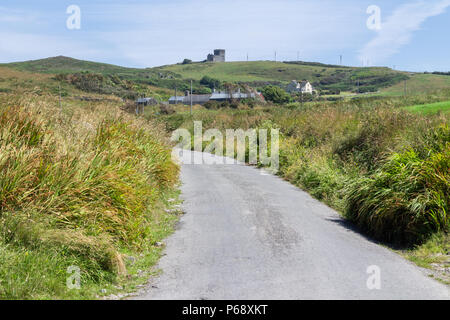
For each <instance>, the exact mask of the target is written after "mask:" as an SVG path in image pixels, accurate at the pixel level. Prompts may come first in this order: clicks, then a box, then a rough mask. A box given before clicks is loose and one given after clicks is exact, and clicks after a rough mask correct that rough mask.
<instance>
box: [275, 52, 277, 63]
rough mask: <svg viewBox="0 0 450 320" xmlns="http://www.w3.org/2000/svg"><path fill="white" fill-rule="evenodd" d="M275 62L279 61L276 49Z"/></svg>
mask: <svg viewBox="0 0 450 320" xmlns="http://www.w3.org/2000/svg"><path fill="white" fill-rule="evenodd" d="M275 62H277V52H276V51H275Z"/></svg>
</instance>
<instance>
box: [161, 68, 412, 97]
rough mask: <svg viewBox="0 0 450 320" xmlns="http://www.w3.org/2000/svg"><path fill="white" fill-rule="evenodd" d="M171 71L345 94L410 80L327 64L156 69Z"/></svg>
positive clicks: (375, 70) (184, 75)
mask: <svg viewBox="0 0 450 320" xmlns="http://www.w3.org/2000/svg"><path fill="white" fill-rule="evenodd" d="M155 70H161V71H166V72H167V71H169V72H172V73H174V74H176V75H179V76H181V77H182V78H186V79H189V78H192V79H196V80H200V79H201V78H202V77H203V76H205V75H208V76H210V77H212V78H216V79H219V80H221V81H228V82H245V83H254V84H264V83H280V84H287V83H288V82H290V81H291V80H303V79H307V80H308V81H310V82H311V83H313V84H314V85H315V87H316V88H321V89H327V90H329V89H339V90H342V91H352V90H356V89H357V83H358V82H359V89H360V90H361V91H364V90H367V89H369V88H370V89H371V90H372V91H377V89H378V88H385V87H389V86H392V85H394V84H396V83H398V82H399V81H401V80H404V79H407V78H408V77H407V75H406V74H405V73H403V72H398V71H394V70H391V69H388V68H375V67H374V68H356V67H344V66H332V65H324V64H320V63H307V62H297V63H294V62H274V61H251V62H227V63H193V64H185V65H183V64H178V65H170V66H164V67H161V68H155Z"/></svg>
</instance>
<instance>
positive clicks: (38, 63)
mask: <svg viewBox="0 0 450 320" xmlns="http://www.w3.org/2000/svg"><path fill="white" fill-rule="evenodd" d="M3 66H5V67H10V68H13V69H17V70H20V71H28V72H34V73H50V74H57V73H76V72H82V71H90V72H95V73H101V74H105V75H107V74H116V75H119V74H125V75H129V74H135V73H139V72H142V71H143V70H142V69H133V68H126V67H120V66H115V65H111V64H106V63H100V62H91V61H85V60H78V59H73V58H69V57H64V56H58V57H52V58H46V59H39V60H30V61H24V62H14V63H8V64H3Z"/></svg>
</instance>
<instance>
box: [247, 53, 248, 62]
mask: <svg viewBox="0 0 450 320" xmlns="http://www.w3.org/2000/svg"><path fill="white" fill-rule="evenodd" d="M247 62H248V52H247Z"/></svg>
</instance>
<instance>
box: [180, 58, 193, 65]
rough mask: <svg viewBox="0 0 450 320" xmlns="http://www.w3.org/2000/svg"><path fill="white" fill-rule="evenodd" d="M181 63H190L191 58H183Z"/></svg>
mask: <svg viewBox="0 0 450 320" xmlns="http://www.w3.org/2000/svg"><path fill="white" fill-rule="evenodd" d="M182 63H183V64H191V63H192V60H190V59H184V60H183V62H182Z"/></svg>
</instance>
